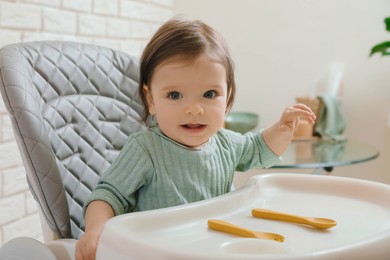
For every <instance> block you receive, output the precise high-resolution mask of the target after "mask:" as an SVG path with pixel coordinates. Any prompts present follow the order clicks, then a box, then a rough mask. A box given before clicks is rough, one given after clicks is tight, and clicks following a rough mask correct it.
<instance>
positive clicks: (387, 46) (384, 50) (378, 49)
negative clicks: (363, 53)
mask: <svg viewBox="0 0 390 260" xmlns="http://www.w3.org/2000/svg"><path fill="white" fill-rule="evenodd" d="M375 53H381V54H382V56H387V55H390V42H382V43H379V44H377V45H375V46H374V47H372V48H371V53H370V56H372V55H374V54H375Z"/></svg>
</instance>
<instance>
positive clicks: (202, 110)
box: [146, 56, 227, 148]
mask: <svg viewBox="0 0 390 260" xmlns="http://www.w3.org/2000/svg"><path fill="white" fill-rule="evenodd" d="M146 96H147V99H148V103H149V104H148V105H149V112H150V114H152V115H154V116H155V117H156V119H157V122H158V125H159V126H160V129H161V131H162V132H163V133H164V134H165V135H167V136H168V137H170V138H171V139H173V140H175V141H176V142H178V143H181V144H183V145H185V146H188V147H191V148H201V147H203V145H204V144H205V143H206V142H207V141H208V140H209V138H210V137H211V136H213V135H214V134H215V133H216V132H217V131H218V130H219V129H220V128H221V127H222V126H223V123H224V119H225V112H226V105H227V83H226V71H225V68H224V67H223V66H222V65H221V64H219V63H216V62H213V61H210V60H209V59H208V58H206V57H203V56H201V57H199V58H196V59H195V60H194V61H191V62H185V61H183V60H182V59H174V58H173V59H170V60H168V61H166V62H164V63H162V64H160V65H159V66H157V67H156V69H155V71H154V74H153V78H152V81H151V84H150V86H149V88H146Z"/></svg>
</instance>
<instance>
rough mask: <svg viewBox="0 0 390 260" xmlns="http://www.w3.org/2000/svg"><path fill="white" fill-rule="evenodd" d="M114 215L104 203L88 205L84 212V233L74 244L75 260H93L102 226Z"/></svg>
mask: <svg viewBox="0 0 390 260" xmlns="http://www.w3.org/2000/svg"><path fill="white" fill-rule="evenodd" d="M114 215H115V214H114V211H113V209H112V207H111V206H110V204H108V203H106V202H104V201H101V200H95V201H93V202H91V203H90V204H89V205H88V207H87V209H86V212H85V233H84V235H83V236H82V237H81V238H80V239H79V241H78V242H77V244H76V260H87V259H88V260H90V259H91V260H92V259H95V257H96V249H97V245H98V242H99V238H100V235H101V233H102V231H103V226H104V224H105V223H106V222H107V221H108V220H109V219H110V218H112V217H114Z"/></svg>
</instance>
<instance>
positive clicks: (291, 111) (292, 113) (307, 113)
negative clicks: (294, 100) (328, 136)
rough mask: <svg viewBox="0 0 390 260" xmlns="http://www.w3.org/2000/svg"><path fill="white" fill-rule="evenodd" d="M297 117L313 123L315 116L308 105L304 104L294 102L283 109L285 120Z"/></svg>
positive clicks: (292, 119) (293, 119)
mask: <svg viewBox="0 0 390 260" xmlns="http://www.w3.org/2000/svg"><path fill="white" fill-rule="evenodd" d="M297 119H303V120H306V121H308V122H309V123H311V124H314V123H315V120H316V119H317V117H316V115H315V114H314V113H313V111H312V110H311V109H310V108H309V107H308V106H306V105H304V104H295V105H292V106H290V107H288V108H287V109H286V110H285V120H286V121H295V120H297Z"/></svg>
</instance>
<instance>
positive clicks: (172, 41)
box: [76, 17, 315, 260]
mask: <svg viewBox="0 0 390 260" xmlns="http://www.w3.org/2000/svg"><path fill="white" fill-rule="evenodd" d="M235 92H236V84H235V80H234V66H233V61H232V59H231V57H230V54H229V50H228V47H227V44H226V42H225V41H224V39H223V37H222V36H221V35H220V34H218V33H217V32H216V31H215V30H214V29H212V28H211V27H210V26H208V25H206V24H204V23H203V22H201V21H188V20H185V19H182V18H177V17H175V18H172V19H170V20H169V21H167V22H166V23H165V24H163V25H162V26H161V27H160V29H159V30H158V31H157V32H156V33H155V35H154V36H153V37H152V39H151V40H150V42H149V44H148V45H147V46H146V48H145V50H144V52H143V55H142V57H141V68H140V83H139V93H140V95H141V98H142V101H143V104H144V111H145V113H144V115H143V118H142V120H143V122H144V123H145V124H146V125H147V126H148V128H147V130H145V131H142V132H138V133H135V134H132V135H130V136H129V138H128V140H127V143H126V145H125V146H124V147H123V149H122V151H121V153H120V154H119V156H118V157H117V159H116V160H115V162H114V163H113V164H112V165H111V167H110V168H109V169H108V171H107V172H106V173H105V174H103V176H102V177H101V179H100V181H99V183H98V185H97V186H96V188H95V190H94V191H93V192H92V195H91V197H90V199H89V200H88V201H87V202H86V203H85V234H84V235H83V236H82V237H81V238H80V240H79V241H78V243H77V246H76V259H78V260H81V259H95V255H96V248H97V245H98V241H99V237H100V234H101V232H102V229H103V225H104V223H105V222H106V221H108V220H109V219H110V218H112V217H114V216H116V215H120V214H125V213H129V212H135V211H145V210H152V209H158V208H164V207H171V206H176V205H181V204H185V203H191V202H195V201H200V200H205V199H209V198H213V197H216V196H219V195H222V194H225V193H227V192H229V191H230V189H231V185H232V182H233V176H234V172H235V171H236V170H238V171H246V170H248V169H251V168H255V167H262V168H267V167H271V166H273V165H274V164H275V163H277V162H279V160H280V156H281V154H282V153H283V152H284V151H285V150H286V148H287V146H288V145H289V143H290V142H291V139H292V137H293V133H294V129H295V127H296V125H297V123H298V119H299V118H301V119H304V120H307V121H308V122H310V123H311V124H314V122H315V115H314V113H313V112H312V111H311V110H310V108H308V107H307V106H305V105H303V104H295V105H292V106H289V107H288V108H286V109H285V110H284V111H283V113H282V115H281V118H280V119H279V120H278V121H277V122H276V123H275V124H274V125H272V126H270V127H268V128H266V129H264V130H262V131H260V132H259V133H248V134H245V135H241V134H239V133H235V132H232V131H229V130H226V129H224V128H223V124H224V121H225V117H226V114H227V113H228V112H229V110H230V108H231V107H232V105H233V101H234V96H235Z"/></svg>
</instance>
